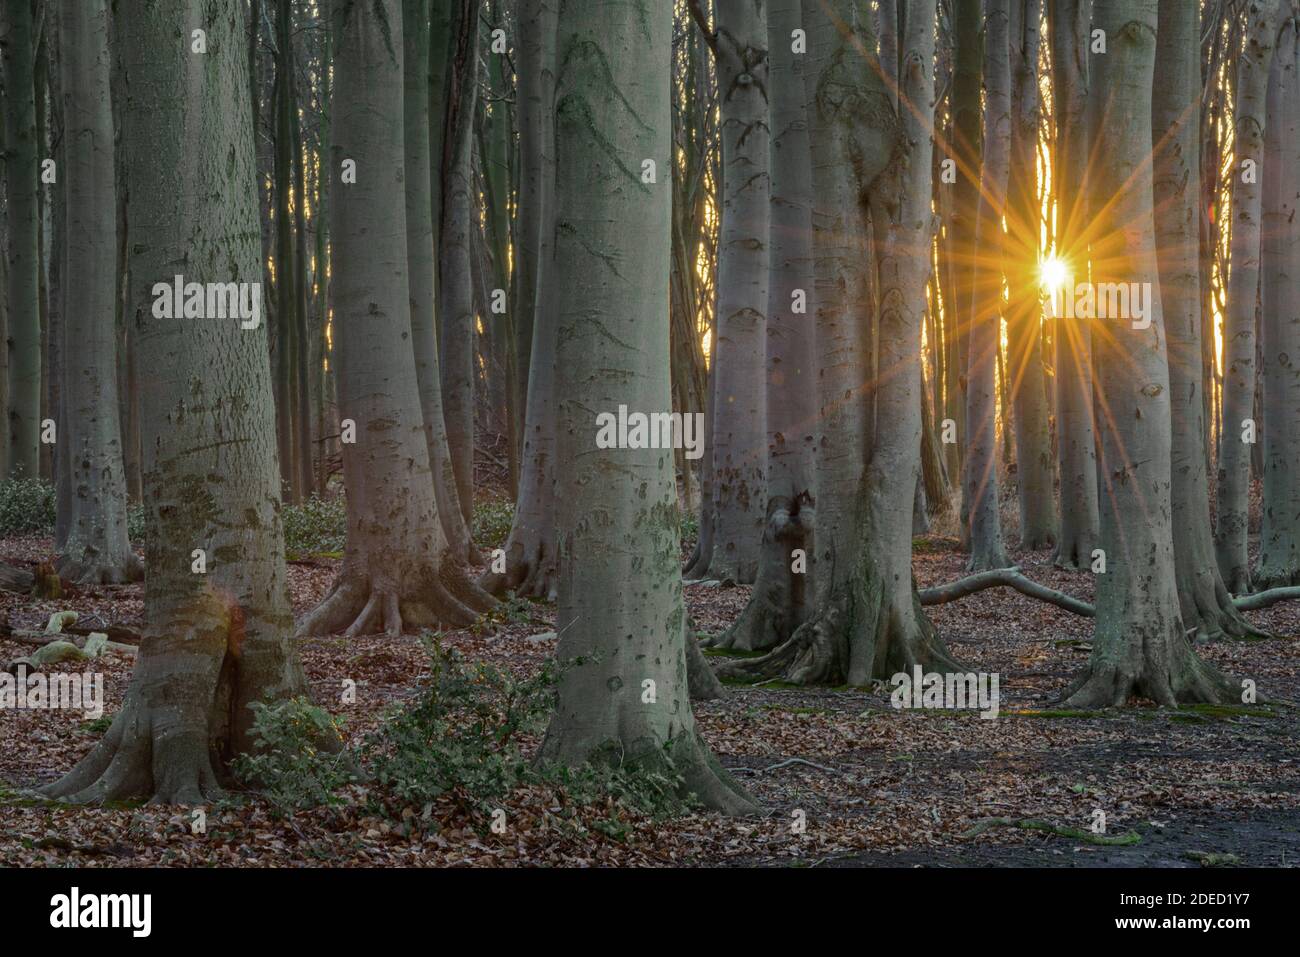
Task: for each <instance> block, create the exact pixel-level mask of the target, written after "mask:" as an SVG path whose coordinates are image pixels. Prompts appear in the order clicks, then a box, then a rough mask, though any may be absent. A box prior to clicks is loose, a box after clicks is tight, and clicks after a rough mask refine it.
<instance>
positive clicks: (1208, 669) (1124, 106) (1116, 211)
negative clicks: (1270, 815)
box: [1064, 0, 1240, 708]
mask: <svg viewBox="0 0 1300 957" xmlns="http://www.w3.org/2000/svg"><path fill="white" fill-rule="evenodd" d="M1093 26H1094V28H1095V29H1100V30H1102V31H1103V32H1104V36H1105V52H1104V53H1101V52H1098V48H1097V47H1095V46H1094V47H1093V48H1092V49H1093V53H1092V58H1091V61H1090V63H1089V71H1090V73H1089V75H1090V79H1091V85H1092V90H1091V96H1092V101H1091V102H1092V113H1091V116H1090V123H1089V129H1090V134H1091V136H1092V138H1093V142H1094V143H1095V146H1096V148H1095V149H1094V150H1093V152H1092V155H1093V157H1094V162H1093V164H1092V168H1091V171H1090V173H1089V180H1088V181H1089V186H1090V190H1091V195H1092V208H1091V215H1092V216H1093V218H1094V222H1093V242H1092V279H1093V282H1094V283H1098V284H1100V283H1108V282H1113V283H1130V282H1139V283H1149V284H1150V286H1149V288H1150V289H1151V295H1150V300H1149V303H1148V306H1149V315H1147V316H1146V317H1145V319H1146V320H1149V324H1147V325H1145V326H1144V325H1143V324H1142V323H1138V322H1133V321H1130V318H1129V317H1127V316H1120V317H1108V318H1104V319H1095V320H1091V321H1092V323H1093V326H1092V344H1093V359H1094V363H1095V368H1096V380H1095V381H1096V421H1097V425H1098V429H1099V432H1100V443H1099V445H1100V464H1099V468H1100V476H1101V479H1100V482H1101V547H1102V549H1103V551H1104V552H1105V558H1106V569H1105V571H1104V572H1102V573H1101V574H1099V575H1098V576H1097V608H1096V614H1097V625H1096V632H1095V635H1094V638H1093V646H1092V655H1091V657H1090V659H1089V662H1088V666H1087V667H1086V668H1085V669H1084V671H1083V673H1082V674H1081V675H1080V676H1079V678H1078V679H1076V680H1075V681H1074V682H1073V683H1072V685H1071V686H1070V688H1069V689H1067V691H1066V694H1065V699H1064V703H1065V704H1066V705H1067V706H1069V707H1081V708H1092V707H1109V706H1112V705H1122V704H1125V703H1126V702H1127V701H1128V700H1129V698H1130V697H1132V696H1135V695H1137V696H1141V697H1144V698H1149V699H1151V700H1153V701H1156V702H1157V703H1159V704H1163V705H1176V704H1179V703H1184V702H1188V703H1190V702H1229V701H1234V700H1239V699H1240V693H1239V692H1238V691H1235V690H1234V688H1233V686H1232V684H1231V682H1230V681H1229V680H1228V679H1227V678H1225V677H1224V676H1223V675H1222V674H1220V673H1219V672H1218V671H1217V670H1216V669H1215V668H1214V667H1212V666H1211V665H1209V664H1207V663H1206V662H1205V661H1203V660H1202V659H1201V658H1200V657H1198V656H1197V655H1196V653H1195V652H1194V651H1193V650H1192V647H1191V644H1190V643H1189V642H1188V639H1187V635H1186V632H1185V629H1184V624H1183V618H1182V614H1181V611H1180V606H1179V592H1178V584H1177V574H1176V571H1175V560H1174V538H1173V528H1172V517H1171V516H1172V508H1171V477H1170V475H1171V473H1170V467H1171V432H1170V388H1169V382H1170V379H1169V367H1168V360H1167V358H1166V346H1165V323H1164V316H1163V311H1162V298H1161V297H1162V294H1163V289H1162V285H1161V282H1160V279H1161V270H1160V263H1159V261H1158V258H1157V248H1156V242H1155V223H1154V219H1153V217H1154V210H1153V184H1152V180H1153V173H1152V168H1151V163H1150V157H1151V155H1152V146H1153V143H1152V129H1151V127H1152V119H1151V117H1152V84H1153V80H1154V78H1155V66H1156V46H1157V42H1156V38H1157V26H1158V17H1157V11H1156V0H1096V3H1095V5H1094V8H1093ZM1162 68H1163V64H1162ZM1164 80H1165V77H1164V76H1163V74H1162V80H1161V82H1164Z"/></svg>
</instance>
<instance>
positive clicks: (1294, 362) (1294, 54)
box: [1254, 17, 1300, 589]
mask: <svg viewBox="0 0 1300 957" xmlns="http://www.w3.org/2000/svg"><path fill="white" fill-rule="evenodd" d="M1267 112H1268V130H1267V135H1266V138H1265V143H1264V201H1263V203H1264V205H1263V230H1264V236H1263V263H1262V266H1263V289H1262V299H1263V323H1262V329H1261V338H1262V342H1261V348H1260V352H1261V353H1262V355H1263V360H1264V361H1263V366H1262V368H1261V375H1262V377H1263V385H1264V430H1263V431H1264V434H1263V443H1264V501H1263V522H1262V525H1261V529H1260V554H1259V566H1258V568H1257V569H1256V571H1255V582H1254V584H1255V587H1256V588H1260V589H1263V588H1277V587H1281V586H1285V585H1295V584H1300V219H1297V207H1300V42H1297V22H1296V19H1295V18H1294V17H1293V18H1291V19H1288V20H1287V21H1286V23H1285V24H1284V25H1283V27H1282V32H1281V34H1280V35H1279V37H1278V45H1277V51H1276V52H1275V53H1274V60H1273V70H1272V74H1271V76H1270V77H1269V86H1268V108H1267Z"/></svg>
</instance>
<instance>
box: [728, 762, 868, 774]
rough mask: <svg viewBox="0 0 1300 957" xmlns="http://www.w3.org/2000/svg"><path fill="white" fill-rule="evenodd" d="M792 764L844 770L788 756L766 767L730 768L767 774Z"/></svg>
mask: <svg viewBox="0 0 1300 957" xmlns="http://www.w3.org/2000/svg"><path fill="white" fill-rule="evenodd" d="M791 764H806V765H808V767H810V768H816V769H817V770H818V771H825V772H826V773H828V774H843V773H844V772H843V771H837V770H835V768H828V767H826V765H824V764H814V763H813V762H812V761H805V760H804V759H803V758H786V759H785V760H784V761H778V762H777V763H776V764H769V765H768V766H767V767H765V768H728V770H729V771H731V773H732V774H737V773H739V772H746V771H747V772H748V773H750V774H765V773H767V772H768V771H775V770H777V769H778V768H784V767H788V766H789V765H791Z"/></svg>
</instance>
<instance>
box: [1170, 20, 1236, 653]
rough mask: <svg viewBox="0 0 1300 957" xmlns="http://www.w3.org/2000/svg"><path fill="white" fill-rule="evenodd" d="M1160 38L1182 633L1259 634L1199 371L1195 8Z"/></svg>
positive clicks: (1201, 635) (1175, 526) (1197, 32)
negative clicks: (1227, 561)
mask: <svg viewBox="0 0 1300 957" xmlns="http://www.w3.org/2000/svg"><path fill="white" fill-rule="evenodd" d="M1159 20H1160V22H1159V30H1158V32H1157V36H1156V40H1157V43H1156V64H1157V75H1158V76H1159V77H1160V82H1159V83H1156V84H1155V86H1154V88H1153V90H1152V103H1151V123H1152V131H1151V135H1152V139H1153V141H1154V143H1155V144H1156V154H1155V160H1154V170H1155V174H1154V176H1155V178H1154V183H1153V187H1154V204H1155V227H1156V248H1157V249H1158V251H1159V259H1160V263H1159V265H1160V299H1161V304H1162V306H1163V310H1164V320H1165V334H1166V336H1167V340H1168V341H1167V352H1168V355H1169V396H1170V420H1171V421H1170V425H1171V427H1172V432H1171V445H1170V451H1171V463H1172V464H1171V469H1172V471H1171V473H1170V479H1171V481H1172V485H1171V490H1170V502H1171V507H1172V509H1173V511H1172V513H1171V515H1172V525H1173V539H1174V568H1175V573H1176V575H1177V580H1178V597H1179V604H1180V607H1181V609H1182V617H1183V627H1184V628H1185V629H1187V630H1188V631H1189V632H1193V631H1194V633H1195V635H1196V638H1197V639H1198V640H1209V639H1214V638H1220V637H1223V636H1225V635H1228V636H1232V637H1241V636H1244V635H1249V634H1253V633H1254V629H1253V628H1251V626H1250V624H1249V622H1247V621H1246V619H1245V618H1243V617H1242V615H1241V613H1240V612H1239V611H1237V609H1236V608H1235V607H1234V606H1233V604H1232V596H1231V595H1229V594H1228V589H1227V588H1226V587H1225V585H1224V583H1223V578H1222V577H1221V576H1220V574H1219V569H1218V566H1217V564H1216V563H1215V560H1214V539H1213V535H1212V532H1211V529H1210V499H1209V479H1208V475H1207V471H1206V465H1205V461H1206V458H1205V403H1204V399H1203V397H1202V392H1203V391H1204V388H1205V385H1204V376H1203V372H1202V368H1201V336H1202V331H1201V301H1200V297H1201V277H1200V265H1201V264H1200V250H1199V249H1198V238H1197V235H1198V230H1199V222H1198V219H1199V216H1200V210H1199V209H1198V201H1199V190H1200V180H1201V175H1200V155H1199V153H1200V151H1199V143H1198V138H1199V135H1200V128H1201V124H1200V100H1201V83H1200V50H1199V38H1200V16H1199V12H1198V10H1197V8H1196V7H1195V6H1194V5H1192V4H1182V3H1162V4H1160V11H1159Z"/></svg>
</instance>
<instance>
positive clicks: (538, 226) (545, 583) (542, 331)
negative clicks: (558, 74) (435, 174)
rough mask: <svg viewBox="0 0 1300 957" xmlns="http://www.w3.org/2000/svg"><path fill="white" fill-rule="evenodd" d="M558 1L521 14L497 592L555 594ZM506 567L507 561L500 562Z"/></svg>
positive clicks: (539, 2)
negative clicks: (517, 448)
mask: <svg viewBox="0 0 1300 957" xmlns="http://www.w3.org/2000/svg"><path fill="white" fill-rule="evenodd" d="M557 14H558V4H556V3H553V2H551V0H525V2H524V3H523V5H522V9H521V13H520V30H521V33H522V37H521V44H520V50H519V93H518V98H519V101H520V110H519V150H520V161H521V165H522V167H523V175H522V177H521V178H520V184H519V220H518V226H517V229H516V233H515V235H516V237H517V239H516V243H515V249H516V250H517V254H518V257H519V258H518V265H517V267H516V270H515V279H514V281H515V284H516V289H515V300H514V301H515V316H516V319H522V322H521V323H520V328H521V329H525V330H528V336H527V338H528V339H529V341H530V342H531V355H530V356H529V357H528V361H527V362H526V363H524V364H523V365H522V366H520V368H523V369H527V370H528V373H527V378H528V383H527V390H526V392H527V402H526V405H525V409H524V429H523V448H522V451H521V455H520V463H521V468H520V477H519V498H518V501H517V502H516V503H515V514H514V520H513V521H512V522H511V525H510V534H509V536H508V537H507V539H506V542H505V544H504V546H503V548H504V551H505V556H504V558H505V569H504V571H501V572H497V571H494V570H493V569H492V563H491V561H489V569H488V574H487V575H486V576H485V577H484V579H483V581H482V583H481V584H482V585H483V587H484V588H485V589H487V590H488V591H490V592H493V593H495V594H500V593H502V592H504V591H508V590H513V591H515V592H517V593H518V594H521V595H527V596H530V597H534V598H545V599H549V600H552V601H553V600H555V598H556V597H557V588H558V581H557V579H556V547H555V481H556V459H555V442H556V435H555V427H556V421H555V416H556V394H555V388H556V370H555V349H556V341H555V334H556V322H555V319H556V317H555V295H556V290H555V264H554V248H555V198H554V196H555V127H554V118H553V112H554V104H555V70H556V64H555V43H556V22H557V19H556V18H557ZM498 567H499V566H498Z"/></svg>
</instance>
